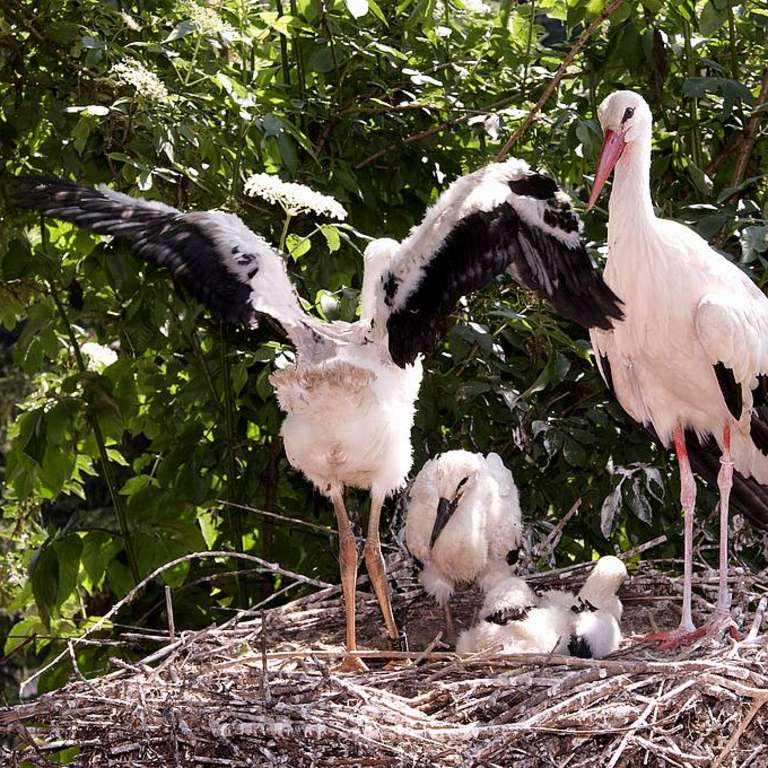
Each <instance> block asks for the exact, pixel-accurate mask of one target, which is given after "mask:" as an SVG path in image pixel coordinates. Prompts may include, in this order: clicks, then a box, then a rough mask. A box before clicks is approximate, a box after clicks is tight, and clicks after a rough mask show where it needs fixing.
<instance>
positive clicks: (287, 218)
mask: <svg viewBox="0 0 768 768" xmlns="http://www.w3.org/2000/svg"><path fill="white" fill-rule="evenodd" d="M291 219H293V216H291V214H290V213H288V211H286V212H285V221H284V222H283V231H282V232H281V233H280V250H281V251H282V252H283V253H285V240H286V238H287V237H288V227H289V226H290V225H291Z"/></svg>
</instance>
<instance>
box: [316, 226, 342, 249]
mask: <svg viewBox="0 0 768 768" xmlns="http://www.w3.org/2000/svg"><path fill="white" fill-rule="evenodd" d="M320 231H321V232H322V233H323V236H324V237H325V242H326V243H327V244H328V250H329V251H330V252H331V253H335V252H336V251H338V250H339V248H340V247H341V238H340V237H339V230H338V229H336V227H334V226H333V224H323V225H322V226H321V227H320Z"/></svg>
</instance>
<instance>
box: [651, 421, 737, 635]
mask: <svg viewBox="0 0 768 768" xmlns="http://www.w3.org/2000/svg"><path fill="white" fill-rule="evenodd" d="M675 450H676V451H677V456H678V460H679V462H680V500H681V502H682V505H683V509H684V510H685V564H684V581H683V615H682V619H681V621H680V627H679V629H677V630H675V631H673V632H657V633H654V634H653V635H648V636H647V637H646V638H645V639H646V640H656V641H659V642H660V645H659V648H661V649H670V648H674V647H676V646H678V645H684V644H687V643H691V642H693V641H694V640H698V639H700V638H702V637H706V636H713V635H717V634H719V633H720V632H723V631H724V630H726V629H728V628H729V627H730V628H731V629H732V630H733V627H734V624H733V621H732V619H731V597H730V593H729V591H728V503H729V500H730V496H731V486H732V484H733V459H732V458H731V426H730V423H729V422H726V423H725V425H724V426H723V454H722V456H721V458H720V472H719V473H718V476H717V486H718V488H719V489H720V580H719V586H718V595H717V610H716V611H715V615H714V616H713V617H712V618H711V619H710V620H709V621H707V623H706V624H705V625H704V626H702V627H701V628H699V629H694V626H693V621H692V619H691V576H692V573H691V571H692V564H693V505H694V502H695V499H696V485H695V481H694V479H693V475H692V474H691V468H690V464H689V463H688V454H687V452H686V450H685V438H684V436H683V434H682V428H680V427H678V429H676V430H675Z"/></svg>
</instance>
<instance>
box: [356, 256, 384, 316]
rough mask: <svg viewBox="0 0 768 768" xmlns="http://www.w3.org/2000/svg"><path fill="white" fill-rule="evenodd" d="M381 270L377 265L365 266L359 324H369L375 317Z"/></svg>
mask: <svg viewBox="0 0 768 768" xmlns="http://www.w3.org/2000/svg"><path fill="white" fill-rule="evenodd" d="M382 272H383V270H382V269H381V267H379V265H377V264H366V265H365V271H364V272H363V285H362V287H361V289H360V322H361V323H364V324H365V323H370V322H371V320H373V319H374V317H375V316H376V309H377V302H378V297H379V282H380V281H381V275H382Z"/></svg>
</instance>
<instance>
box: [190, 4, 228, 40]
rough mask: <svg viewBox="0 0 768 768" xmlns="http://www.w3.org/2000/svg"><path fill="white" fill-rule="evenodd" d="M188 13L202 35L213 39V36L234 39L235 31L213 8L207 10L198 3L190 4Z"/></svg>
mask: <svg viewBox="0 0 768 768" xmlns="http://www.w3.org/2000/svg"><path fill="white" fill-rule="evenodd" d="M186 11H187V13H188V14H189V18H190V19H191V21H192V23H193V24H194V25H195V27H196V28H197V31H198V32H199V33H200V34H201V35H206V36H208V37H211V36H213V35H222V36H223V37H234V35H235V30H234V28H233V27H232V25H231V24H227V22H226V21H224V20H223V19H222V18H221V16H219V14H218V13H216V11H215V10H213V8H207V7H205V6H202V5H198V4H197V3H188V4H187V5H186Z"/></svg>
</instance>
